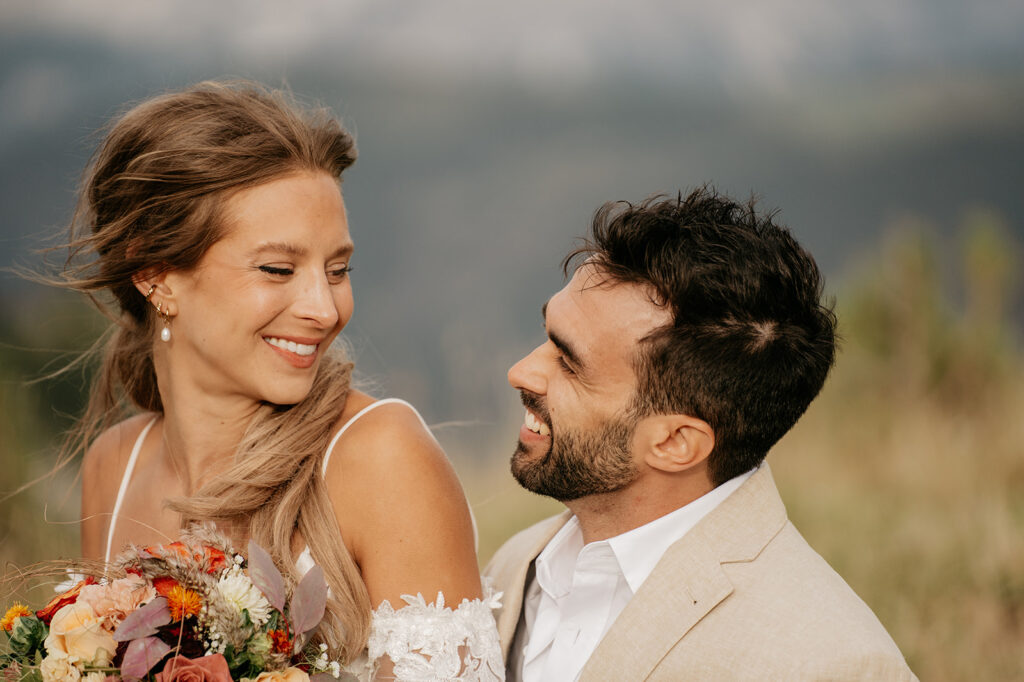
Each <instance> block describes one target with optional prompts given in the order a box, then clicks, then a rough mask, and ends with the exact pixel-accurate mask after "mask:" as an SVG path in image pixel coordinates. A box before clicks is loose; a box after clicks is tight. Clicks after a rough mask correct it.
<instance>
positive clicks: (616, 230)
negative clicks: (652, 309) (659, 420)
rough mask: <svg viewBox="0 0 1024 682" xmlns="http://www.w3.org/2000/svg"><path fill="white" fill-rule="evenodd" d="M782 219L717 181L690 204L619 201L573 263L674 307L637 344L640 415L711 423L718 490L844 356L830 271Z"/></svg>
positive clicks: (751, 462) (761, 452)
mask: <svg viewBox="0 0 1024 682" xmlns="http://www.w3.org/2000/svg"><path fill="white" fill-rule="evenodd" d="M774 217H775V214H774V213H771V212H769V213H761V214H759V213H758V212H757V210H756V208H755V200H754V199H751V200H750V201H748V202H747V203H742V204H741V203H738V202H736V201H734V200H732V199H730V198H729V197H726V196H723V195H721V194H719V193H718V191H717V190H715V189H714V188H713V187H710V186H705V187H702V188H700V189H697V190H695V191H693V192H692V193H690V194H689V195H688V196H687V197H686V198H685V199H684V198H683V197H682V195H681V194H680V195H679V196H678V197H677V198H666V197H664V196H660V195H658V196H652V197H649V198H648V199H646V200H645V201H643V202H641V203H640V204H637V205H634V204H631V203H628V202H609V203H607V204H605V205H604V206H602V207H601V208H600V209H598V211H597V212H596V214H595V216H594V220H593V225H592V234H591V237H590V238H589V239H588V240H586V241H585V242H584V244H583V246H581V247H580V248H578V249H576V250H575V251H573V252H572V253H570V254H569V255H568V256H567V257H566V259H565V261H564V262H563V268H564V270H565V273H566V275H568V274H569V273H570V272H571V270H572V269H573V268H574V267H576V266H578V264H579V263H580V262H581V261H582V260H583V259H586V260H588V261H589V262H592V263H595V264H596V265H598V266H599V267H600V268H601V269H603V270H604V271H605V272H606V273H607V274H608V275H609V276H610V277H611V279H612V280H613V281H620V282H632V283H637V284H641V285H645V286H649V287H651V288H652V289H653V291H654V292H656V303H657V304H658V305H663V306H667V307H668V308H669V309H670V310H671V312H672V322H671V323H669V324H667V325H665V326H663V327H660V328H658V329H656V330H654V331H653V332H651V333H650V334H649V335H648V336H646V337H645V338H644V339H642V340H641V342H640V346H639V348H638V349H637V353H636V356H635V358H634V365H635V371H636V377H637V389H636V395H635V396H634V403H633V409H634V413H635V414H636V415H638V416H646V415H650V414H688V415H691V416H694V417H698V418H700V419H703V420H704V421H706V422H707V423H708V424H709V425H710V426H711V427H712V429H714V433H715V447H714V449H713V450H712V452H711V455H710V457H709V459H708V467H709V473H710V476H711V480H712V483H713V484H714V485H716V486H717V485H720V484H722V483H724V482H725V481H727V480H729V479H730V478H733V477H734V476H737V475H739V474H742V473H744V472H745V471H748V470H750V469H751V468H753V467H754V466H756V465H758V464H760V463H761V461H762V460H763V459H764V458H765V456H766V455H767V454H768V450H769V449H770V448H771V447H772V446H773V445H774V444H775V443H776V442H777V441H778V440H779V438H781V437H782V436H783V434H785V433H786V432H787V431H788V430H789V429H790V428H792V426H793V425H794V424H795V423H796V421H797V419H799V418H800V416H801V415H802V414H803V413H804V411H805V410H806V409H807V406H808V405H809V404H810V403H811V401H812V400H813V399H814V398H815V396H817V395H818V392H819V391H820V390H821V387H822V385H823V384H824V383H825V377H826V376H827V375H828V372H829V369H830V368H831V367H832V364H833V362H834V359H835V349H836V331H835V327H836V317H835V314H834V313H833V311H832V305H831V303H826V302H823V300H822V288H823V283H822V277H821V273H820V271H819V270H818V266H817V265H816V264H815V262H814V259H813V258H812V257H811V255H810V254H809V253H808V252H807V251H806V250H804V249H803V248H802V247H801V246H800V245H799V244H798V243H797V242H796V240H795V239H794V238H793V236H792V235H791V234H790V233H789V230H788V229H787V228H785V227H784V226H781V225H777V224H776V223H775V222H774Z"/></svg>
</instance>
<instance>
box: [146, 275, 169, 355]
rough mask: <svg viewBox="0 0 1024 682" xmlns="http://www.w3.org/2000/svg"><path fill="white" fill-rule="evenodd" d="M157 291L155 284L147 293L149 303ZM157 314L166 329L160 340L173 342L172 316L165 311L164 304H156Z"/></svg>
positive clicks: (161, 332) (161, 331) (162, 330)
mask: <svg viewBox="0 0 1024 682" xmlns="http://www.w3.org/2000/svg"><path fill="white" fill-rule="evenodd" d="M154 291H156V285H155V284H153V285H151V286H150V287H149V291H147V292H146V301H147V302H148V301H149V299H150V297H151V296H152V295H153V292H154ZM156 314H157V315H159V316H160V319H162V320H163V321H164V328H163V329H161V330H160V340H161V341H163V342H164V343H167V342H168V341H170V340H171V316H170V315H168V314H167V313H166V312H164V310H163V303H157V304H156Z"/></svg>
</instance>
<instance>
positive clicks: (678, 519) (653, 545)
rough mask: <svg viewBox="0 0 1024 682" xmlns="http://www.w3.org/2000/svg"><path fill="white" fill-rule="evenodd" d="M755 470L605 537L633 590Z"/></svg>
mask: <svg viewBox="0 0 1024 682" xmlns="http://www.w3.org/2000/svg"><path fill="white" fill-rule="evenodd" d="M754 471H755V469H751V470H750V471H748V472H746V473H745V474H740V475H739V476H736V477H735V478H731V479H729V480H728V481H726V482H725V483H723V484H722V485H720V486H718V487H717V488H714V489H713V490H711V491H710V492H708V493H706V494H704V495H702V496H701V497H698V498H697V499H696V500H694V501H692V502H690V503H689V504H686V505H684V506H682V507H680V508H679V509H676V510H675V511H671V512H669V513H668V514H665V515H664V516H662V517H660V518H657V519H655V520H653V521H651V522H650V523H647V524H644V525H643V526H640V527H639V528H634V529H633V530H630V531H626V532H625V533H622V534H621V535H616V536H615V537H613V538H609V539H608V544H609V545H611V548H612V551H613V552H615V558H616V559H617V560H618V562H619V567H620V568H621V569H622V575H623V576H624V577H625V578H626V582H627V583H629V588H630V589H631V590H633V594H636V591H637V590H639V589H640V585H642V584H643V582H644V581H645V580H647V577H648V576H649V575H651V572H652V571H653V570H654V567H655V566H656V565H657V564H658V562H659V561H660V560H661V557H662V555H664V554H665V552H666V551H667V550H668V548H669V547H671V546H672V545H673V544H674V543H675V542H676V541H677V540H679V539H680V538H682V537H683V536H684V535H686V534H687V533H689V532H690V531H691V530H692V529H693V527H694V526H696V525H697V524H698V523H699V522H700V520H701V519H703V518H704V517H705V516H707V515H708V514H709V513H710V512H711V511H712V510H713V509H714V508H715V507H717V506H718V505H719V504H721V503H722V501H724V500H725V498H727V497H729V496H730V495H732V494H733V493H734V492H735V491H736V489H737V488H739V487H740V486H741V485H743V483H744V482H745V481H746V480H747V479H748V478H750V476H751V475H753V473H754ZM573 520H575V517H573ZM578 525H579V523H578V522H577V526H578Z"/></svg>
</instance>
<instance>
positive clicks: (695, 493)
mask: <svg viewBox="0 0 1024 682" xmlns="http://www.w3.org/2000/svg"><path fill="white" fill-rule="evenodd" d="M713 489H714V486H713V485H711V482H710V481H709V480H708V478H707V476H706V475H704V474H703V473H700V474H699V475H697V474H694V475H681V474H674V475H668V474H663V473H661V472H654V473H653V474H651V473H649V475H648V476H647V477H642V478H640V479H637V480H636V481H634V482H633V483H631V484H630V485H628V486H626V487H625V488H622V489H621V490H616V491H614V492H610V493H601V494H598V495H589V496H587V497H581V498H579V499H576V500H570V501H568V502H566V503H565V506H566V507H568V508H569V511H571V512H572V513H573V514H574V515H575V516H576V518H577V519H578V520H579V523H580V530H581V531H582V532H583V543H584V544H590V543H591V542H599V541H601V540H607V539H608V538H613V537H615V536H616V535H621V534H623V533H626V532H628V531H631V530H633V529H634V528H639V527H640V526H644V525H646V524H648V523H650V522H651V521H654V520H655V519H660V518H661V517H662V516H664V515H665V514H670V513H671V512H674V511H675V510H676V509H679V508H680V507H684V506H686V505H687V504H689V503H691V502H693V501H694V500H696V499H698V498H700V497H703V496H704V495H706V494H707V493H709V492H711V491H712V490H713Z"/></svg>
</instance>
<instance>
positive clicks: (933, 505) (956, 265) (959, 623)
mask: <svg viewBox="0 0 1024 682" xmlns="http://www.w3.org/2000/svg"><path fill="white" fill-rule="evenodd" d="M863 258H864V261H863V263H861V264H857V263H851V264H850V265H849V269H848V271H847V273H846V274H845V276H844V277H843V279H842V281H841V282H840V286H839V287H838V288H836V289H835V291H836V296H837V299H838V309H839V314H840V324H841V333H842V335H843V337H844V340H843V345H842V350H841V353H840V356H839V361H838V363H837V366H836V368H835V370H834V372H833V374H832V376H831V378H830V379H829V382H828V384H827V385H826V387H825V390H824V392H823V393H822V395H821V396H820V397H819V398H818V400H817V401H816V402H815V403H814V404H813V405H812V406H811V408H810V410H809V411H808V413H807V414H806V415H805V417H804V418H803V419H802V420H801V422H800V423H799V424H798V425H797V427H796V428H795V429H794V430H793V431H792V432H791V433H790V434H789V435H788V436H787V437H786V438H784V439H783V441H782V442H780V443H779V444H778V445H777V446H776V447H775V449H774V450H773V452H772V453H771V455H770V456H769V462H770V463H771V466H772V468H773V471H774V473H775V477H776V479H777V481H778V483H779V486H780V488H781V490H782V494H783V499H784V500H785V501H786V503H787V507H788V509H789V513H790V516H791V518H792V519H793V521H794V523H795V524H796V525H797V527H798V528H799V529H800V530H801V532H803V534H804V535H805V536H806V537H807V539H808V540H809V542H810V543H811V545H812V546H814V547H815V548H816V549H817V550H818V551H819V552H820V553H821V554H822V555H823V556H825V558H826V559H827V560H828V561H829V562H830V563H831V564H832V565H833V566H834V567H835V568H836V570H838V571H839V572H840V573H841V574H842V575H843V576H844V577H845V578H846V579H847V581H848V582H849V583H850V584H851V585H852V586H853V588H854V589H855V590H856V591H857V592H858V593H859V594H860V595H861V596H862V597H863V598H864V600H865V601H866V602H867V603H868V604H869V605H870V606H871V607H872V608H873V609H874V610H875V612H876V613H877V614H878V616H879V618H880V619H881V620H882V622H883V623H884V624H885V626H886V627H887V628H888V629H889V631H890V633H891V634H892V635H893V638H894V639H895V640H896V642H897V643H898V644H899V646H900V647H901V649H902V650H903V652H904V654H905V655H906V656H907V658H908V660H909V662H910V664H911V667H912V668H913V669H914V670H915V672H917V674H918V675H919V677H920V678H921V679H922V680H931V681H935V682H944V681H947V680H1014V679H1022V678H1024V419H1022V418H1021V417H1022V412H1024V350H1022V347H1021V343H1020V335H1019V329H1018V327H1017V325H1016V324H1015V323H1013V322H1011V318H1012V315H1013V313H1012V311H1013V309H1014V308H1013V306H1014V302H1015V299H1016V293H1017V292H1019V290H1020V281H1019V279H1018V276H1019V270H1020V263H1021V259H1020V253H1019V246H1018V245H1016V244H1014V243H1012V241H1011V240H1010V239H1009V237H1007V231H1006V230H1005V229H1004V227H1003V226H1002V225H1001V223H1000V221H999V219H998V217H996V216H993V215H990V214H986V213H975V214H972V215H969V216H967V217H965V219H964V221H963V225H962V229H961V231H960V233H959V234H958V235H957V236H955V237H954V238H947V239H941V238H939V237H938V236H937V234H936V233H935V232H934V231H933V230H931V229H929V227H928V226H926V225H920V224H917V223H915V222H914V221H912V220H908V221H904V222H902V223H900V224H897V225H894V226H892V228H891V229H890V230H889V231H888V236H887V238H886V240H885V241H884V243H882V244H880V245H878V246H877V247H876V248H875V249H874V250H873V251H872V252H871V253H870V254H867V253H866V254H865V255H864V257H863ZM47 306H48V307H47ZM28 318H29V313H18V314H15V313H12V314H9V315H3V316H0V325H3V326H0V340H2V341H3V343H4V344H5V345H3V346H0V360H2V361H0V491H10V490H12V489H14V488H16V487H17V486H18V485H20V484H21V483H22V482H24V481H27V480H30V479H32V478H33V477H36V476H39V475H42V474H44V473H46V472H47V471H48V470H49V469H50V467H51V466H52V459H51V457H52V455H51V454H49V453H50V452H51V451H52V447H53V446H52V444H53V440H54V438H55V437H56V436H58V435H59V432H60V430H61V429H63V428H66V427H67V426H68V424H69V423H70V421H69V419H70V418H69V417H68V416H67V414H69V413H73V412H74V411H75V410H76V409H77V405H78V402H79V400H80V395H79V393H78V389H77V387H78V386H80V385H81V376H80V375H78V376H74V375H73V376H68V377H64V378H62V379H60V380H58V381H56V382H51V383H48V384H42V385H39V384H37V385H31V386H26V385H25V384H24V379H25V377H30V376H38V375H39V373H41V372H42V371H43V363H44V362H46V361H47V360H51V359H52V356H48V357H45V358H42V359H41V358H40V354H39V353H30V352H28V351H25V350H19V347H20V346H24V345H27V344H28V342H27V341H26V339H30V338H32V339H34V341H35V342H36V343H37V344H38V342H39V341H38V339H39V336H38V333H37V329H38V327H37V326H36V325H33V324H30V320H29V319H28ZM31 318H32V319H33V320H39V319H44V318H45V319H48V320H56V321H57V322H56V323H54V324H51V325H48V326H47V332H46V336H47V343H52V344H53V346H58V345H59V346H60V347H61V348H69V347H71V348H74V347H78V348H81V347H84V346H85V345H87V344H88V342H89V340H90V339H91V338H93V336H94V335H95V333H96V322H95V319H94V318H91V317H89V316H88V315H87V314H85V313H83V312H81V309H80V307H78V306H77V304H74V303H71V302H69V301H68V300H67V299H63V298H58V299H54V300H52V301H50V302H48V303H46V306H43V307H40V306H35V307H33V308H32V311H31ZM29 330H32V332H33V333H31V334H30V333H29ZM51 408H55V409H56V411H57V412H58V413H63V414H64V416H59V415H58V416H53V414H54V410H53V409H51ZM519 416H520V415H519V414H518V413H517V414H516V415H509V416H508V421H507V422H506V428H502V429H495V431H494V437H493V439H491V440H489V441H488V445H487V446H486V447H483V448H481V449H482V450H483V452H478V453H475V455H476V456H475V459H477V460H478V461H487V462H492V463H493V464H490V465H488V466H484V467H480V468H474V469H470V470H465V471H461V472H460V474H461V475H462V478H463V482H464V483H465V485H466V487H467V492H468V495H469V498H470V502H471V504H472V505H473V508H474V512H475V514H476V517H477V521H478V524H479V529H480V558H481V561H482V562H486V560H487V559H488V558H489V557H490V556H491V554H492V553H493V552H494V550H495V549H497V547H498V546H499V545H500V544H501V542H502V541H503V540H504V539H505V538H507V537H508V536H509V535H511V534H512V533H513V532H514V531H516V530H518V529H520V528H522V527H524V526H526V525H527V524H529V523H531V522H532V521H534V520H537V519H539V518H542V517H544V516H547V515H549V514H551V513H554V512H556V511H558V510H559V509H560V505H558V504H556V503H553V502H550V501H547V500H542V499H540V498H538V497H536V496H533V495H530V494H528V493H525V492H523V491H521V490H520V489H518V487H517V486H516V484H515V483H514V482H513V481H512V480H511V478H510V476H509V475H508V473H507V468H506V465H505V462H506V461H507V458H508V454H509V453H510V451H511V442H510V441H511V439H512V438H513V436H512V435H511V434H514V433H515V430H516V429H517V428H518V426H513V423H517V422H518V419H519ZM453 454H454V455H456V456H455V457H454V459H455V461H457V462H460V461H462V460H461V459H460V457H458V456H457V455H458V454H459V453H453ZM75 473H76V472H74V471H68V472H65V473H64V474H62V475H60V476H58V477H57V478H56V479H54V480H50V481H48V482H44V483H42V484H39V485H36V486H34V487H33V488H31V489H29V490H28V491H26V492H24V493H21V494H19V495H17V496H15V497H13V498H11V499H7V500H5V501H3V502H0V561H2V562H3V563H4V565H5V566H8V567H10V566H11V565H12V564H17V565H26V564H28V563H32V562H34V561H38V560H42V559H46V558H53V557H56V556H73V555H74V554H75V553H76V552H77V549H78V547H77V529H76V527H75V526H74V524H73V521H74V519H75V516H76V512H77V507H78V502H77V499H76V493H75V491H74V479H75ZM44 504H45V519H44V513H43V511H44ZM0 597H2V598H3V602H4V603H6V598H5V596H4V595H0Z"/></svg>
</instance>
